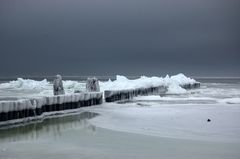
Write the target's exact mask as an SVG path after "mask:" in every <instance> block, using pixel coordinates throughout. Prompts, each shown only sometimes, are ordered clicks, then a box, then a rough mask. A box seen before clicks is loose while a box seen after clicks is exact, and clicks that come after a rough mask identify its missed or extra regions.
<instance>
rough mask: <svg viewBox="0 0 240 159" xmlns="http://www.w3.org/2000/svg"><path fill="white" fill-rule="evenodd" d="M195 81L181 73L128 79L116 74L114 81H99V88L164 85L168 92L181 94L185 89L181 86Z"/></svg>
mask: <svg viewBox="0 0 240 159" xmlns="http://www.w3.org/2000/svg"><path fill="white" fill-rule="evenodd" d="M195 82H196V81H195V80H194V79H191V78H188V77H186V76H185V75H184V74H182V73H180V74H178V75H175V76H171V77H169V76H168V75H167V76H166V77H165V78H162V77H146V76H142V77H140V78H138V79H135V80H129V79H127V78H126V77H125V76H120V75H117V76H116V80H115V81H111V80H109V81H107V82H100V88H101V91H105V90H123V89H137V88H149V87H158V86H166V87H168V92H167V93H168V94H183V93H186V90H185V89H183V88H182V87H181V86H182V85H184V84H193V83H195Z"/></svg>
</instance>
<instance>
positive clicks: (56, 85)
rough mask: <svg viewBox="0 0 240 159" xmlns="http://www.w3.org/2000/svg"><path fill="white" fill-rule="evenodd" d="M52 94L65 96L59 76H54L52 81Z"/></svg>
mask: <svg viewBox="0 0 240 159" xmlns="http://www.w3.org/2000/svg"><path fill="white" fill-rule="evenodd" d="M53 94H54V95H61V94H65V92H64V89H63V82H62V76H61V75H56V77H55V79H54V81H53Z"/></svg>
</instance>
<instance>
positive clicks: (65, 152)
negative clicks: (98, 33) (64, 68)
mask: <svg viewBox="0 0 240 159" xmlns="http://www.w3.org/2000/svg"><path fill="white" fill-rule="evenodd" d="M106 79H107V78H106ZM106 79H105V78H102V79H101V78H100V80H102V81H105V80H106ZM37 80H38V81H36V79H35V80H34V81H33V80H32V81H31V80H30V81H26V80H22V81H21V79H19V80H15V81H12V82H9V79H4V80H2V82H1V84H0V100H17V99H22V98H31V97H34V96H45V95H51V94H52V89H51V88H52V85H51V83H50V82H48V81H47V80H42V79H41V80H40V79H37ZM196 80H197V81H200V82H201V88H200V89H193V90H187V91H186V92H184V93H179V92H178V93H174V92H172V93H169V94H166V95H165V96H161V97H160V96H144V97H136V98H134V99H133V100H130V101H121V102H115V103H103V104H102V105H99V106H94V107H87V108H81V109H79V110H78V111H77V112H73V113H70V114H67V115H64V116H55V117H51V118H46V119H43V120H41V121H38V122H31V123H26V124H24V125H16V126H14V127H9V128H2V129H0V158H1V159H2V158H3V159H32V158H33V159H35V158H36V159H42V158H56V159H65V158H69V159H75V158H76V159H79V158H83V159H85V158H86V159H88V158H102V159H107V158H116V159H118V158H119V159H120V158H121V159H122V158H129V159H133V158H140V159H141V158H142V159H145V158H149V159H150V158H153V159H155V158H156V159H159V158H163V159H221V158H222V159H226V158H227V159H239V158H240V151H239V150H240V78H197V79H196ZM64 83H65V89H66V90H67V93H71V92H72V91H73V90H75V89H80V90H83V91H84V89H85V82H84V79H83V78H78V77H74V79H73V78H72V79H71V78H68V80H66V81H64ZM207 119H211V122H207Z"/></svg>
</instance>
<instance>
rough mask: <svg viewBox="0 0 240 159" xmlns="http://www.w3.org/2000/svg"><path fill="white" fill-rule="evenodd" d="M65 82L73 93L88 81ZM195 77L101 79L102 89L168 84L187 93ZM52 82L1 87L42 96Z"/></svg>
mask: <svg viewBox="0 0 240 159" xmlns="http://www.w3.org/2000/svg"><path fill="white" fill-rule="evenodd" d="M62 82H63V88H64V90H65V93H66V94H69V93H73V92H75V91H79V92H85V91H86V83H85V82H79V81H72V80H65V81H62ZM195 82H196V81H195V80H194V79H191V78H188V77H186V76H185V75H183V74H178V75H175V76H171V77H169V76H168V75H167V76H166V77H164V78H163V77H146V76H142V77H140V78H138V79H135V80H130V79H127V78H126V77H125V76H120V75H117V76H116V80H114V81H111V80H109V81H100V82H99V85H100V91H105V90H123V89H137V88H149V87H158V86H166V87H168V92H167V93H168V94H182V93H186V90H185V89H184V88H182V87H181V86H182V85H185V84H194V83H195ZM52 87H53V86H52V84H51V83H50V82H49V81H47V80H46V79H44V80H42V81H35V80H31V79H22V78H18V79H17V80H16V81H10V82H8V83H2V84H0V89H2V90H3V89H12V90H15V89H16V90H29V91H33V90H35V91H37V92H36V93H37V94H38V95H41V96H47V95H52Z"/></svg>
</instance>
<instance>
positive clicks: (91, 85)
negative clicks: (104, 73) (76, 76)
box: [86, 77, 100, 92]
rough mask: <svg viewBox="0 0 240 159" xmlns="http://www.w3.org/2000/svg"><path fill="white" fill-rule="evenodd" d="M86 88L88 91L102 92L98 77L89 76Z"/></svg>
mask: <svg viewBox="0 0 240 159" xmlns="http://www.w3.org/2000/svg"><path fill="white" fill-rule="evenodd" d="M86 90H87V92H100V87H99V82H98V79H97V78H95V77H93V78H88V79H87V82H86Z"/></svg>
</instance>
